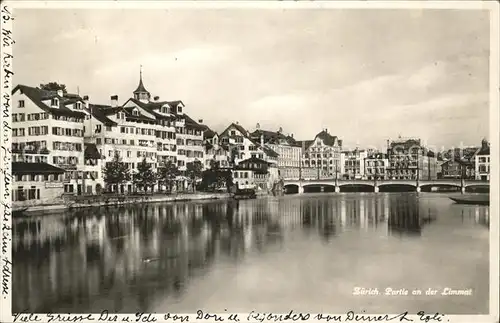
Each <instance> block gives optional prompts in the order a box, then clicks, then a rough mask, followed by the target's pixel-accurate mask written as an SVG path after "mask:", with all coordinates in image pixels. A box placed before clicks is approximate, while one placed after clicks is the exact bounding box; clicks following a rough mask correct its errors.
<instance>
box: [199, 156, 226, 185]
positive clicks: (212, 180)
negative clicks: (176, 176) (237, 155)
mask: <svg viewBox="0 0 500 323" xmlns="http://www.w3.org/2000/svg"><path fill="white" fill-rule="evenodd" d="M232 184H233V177H232V174H231V171H230V170H228V169H221V168H220V164H219V162H217V161H215V160H212V161H210V168H209V169H207V170H205V171H204V172H203V174H202V182H201V185H200V187H201V188H202V189H203V190H208V191H212V192H214V191H216V190H217V189H219V188H221V187H224V186H226V188H227V189H228V190H229V189H230V188H231V186H232Z"/></svg>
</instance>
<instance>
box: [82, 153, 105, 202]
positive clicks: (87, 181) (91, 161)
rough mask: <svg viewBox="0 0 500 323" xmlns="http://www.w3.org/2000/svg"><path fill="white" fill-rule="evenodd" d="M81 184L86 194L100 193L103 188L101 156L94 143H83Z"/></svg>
mask: <svg viewBox="0 0 500 323" xmlns="http://www.w3.org/2000/svg"><path fill="white" fill-rule="evenodd" d="M84 147H85V150H84V153H83V154H84V155H83V158H84V164H85V165H84V169H83V176H82V185H83V188H84V192H85V194H86V195H91V194H100V193H101V192H102V190H103V189H104V186H105V185H104V177H103V173H102V166H103V165H102V156H101V154H100V153H99V151H98V149H97V146H96V145H95V144H94V143H85V144H84Z"/></svg>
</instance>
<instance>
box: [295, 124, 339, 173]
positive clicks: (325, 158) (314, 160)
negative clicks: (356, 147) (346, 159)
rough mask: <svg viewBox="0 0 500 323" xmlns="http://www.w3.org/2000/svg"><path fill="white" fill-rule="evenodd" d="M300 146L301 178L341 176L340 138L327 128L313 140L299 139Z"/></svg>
mask: <svg viewBox="0 0 500 323" xmlns="http://www.w3.org/2000/svg"><path fill="white" fill-rule="evenodd" d="M298 143H299V144H300V146H301V147H302V169H301V176H302V178H304V179H305V178H309V177H312V178H325V177H326V178H332V177H335V176H337V177H338V178H341V173H340V172H341V151H342V140H340V139H338V138H337V136H332V135H331V134H330V133H328V130H327V129H324V130H323V131H321V132H319V133H318V134H317V135H316V136H315V138H314V139H313V140H306V141H299V142H298Z"/></svg>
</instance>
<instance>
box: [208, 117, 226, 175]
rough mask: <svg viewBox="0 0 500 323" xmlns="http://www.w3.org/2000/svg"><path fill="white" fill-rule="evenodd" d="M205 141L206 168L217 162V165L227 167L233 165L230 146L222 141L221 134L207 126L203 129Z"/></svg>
mask: <svg viewBox="0 0 500 323" xmlns="http://www.w3.org/2000/svg"><path fill="white" fill-rule="evenodd" d="M203 141H204V145H205V161H204V164H205V168H210V167H211V165H212V163H213V162H215V163H217V167H219V168H224V169H227V168H229V167H230V166H231V163H230V161H231V160H230V159H231V156H230V154H229V147H228V146H227V145H222V144H221V143H220V138H219V134H218V133H216V132H215V131H213V130H212V129H210V128H209V127H205V129H204V130H203Z"/></svg>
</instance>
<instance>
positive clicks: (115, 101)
mask: <svg viewBox="0 0 500 323" xmlns="http://www.w3.org/2000/svg"><path fill="white" fill-rule="evenodd" d="M111 106H112V107H117V106H118V95H112V96H111Z"/></svg>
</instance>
